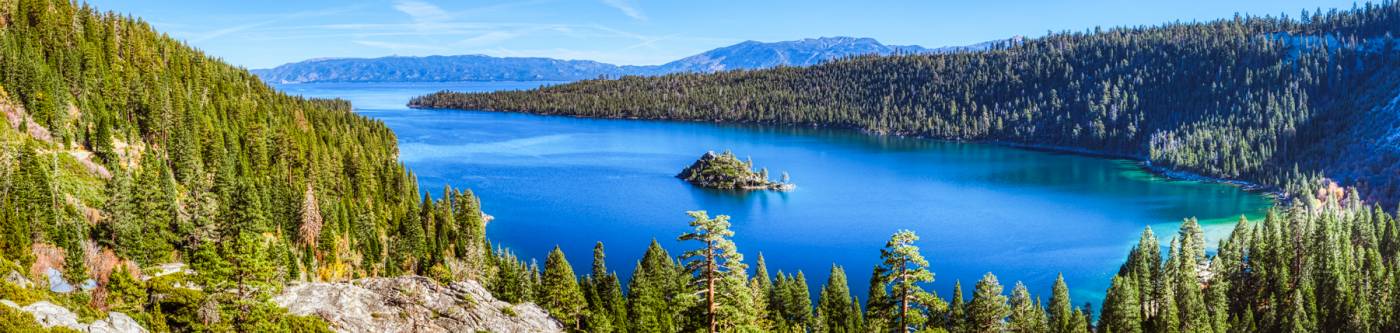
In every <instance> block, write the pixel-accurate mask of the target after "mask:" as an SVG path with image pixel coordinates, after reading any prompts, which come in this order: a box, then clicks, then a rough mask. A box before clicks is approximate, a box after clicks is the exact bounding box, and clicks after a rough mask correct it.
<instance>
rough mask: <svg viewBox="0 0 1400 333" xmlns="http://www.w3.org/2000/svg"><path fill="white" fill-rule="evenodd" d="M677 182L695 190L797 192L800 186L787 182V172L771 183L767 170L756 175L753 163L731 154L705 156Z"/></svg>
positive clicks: (683, 171)
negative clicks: (689, 185)
mask: <svg viewBox="0 0 1400 333" xmlns="http://www.w3.org/2000/svg"><path fill="white" fill-rule="evenodd" d="M676 178H680V179H682V180H685V181H686V182H689V183H691V184H695V185H696V186H700V187H704V188H712V189H720V190H743V191H765V190H770V191H791V190H793V189H796V188H797V185H794V184H792V183H790V182H788V175H787V173H786V172H784V173H783V175H782V181H772V180H769V179H768V169H767V168H764V169H759V171H754V170H753V161H751V160H750V161H740V160H739V158H738V157H735V156H734V153H731V152H728V151H726V152H724V153H721V154H716V153H715V152H714V151H708V152H705V154H704V155H701V156H700V159H698V160H695V163H691V164H690V166H689V167H686V168H685V169H684V170H681V173H679V174H677V175H676Z"/></svg>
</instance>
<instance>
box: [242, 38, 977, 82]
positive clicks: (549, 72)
mask: <svg viewBox="0 0 1400 333" xmlns="http://www.w3.org/2000/svg"><path fill="white" fill-rule="evenodd" d="M997 42H1000V41H991V42H984V43H979V44H973V45H967V46H950V47H940V48H924V47H921V46H917V45H885V44H882V43H880V42H879V41H876V40H875V39H872V38H855V37H822V38H808V39H803V40H795V41H782V42H772V43H764V42H757V41H746V42H742V43H738V44H734V45H730V46H726V47H721V48H717V49H713V50H710V51H706V52H704V53H700V54H696V55H693V56H689V57H685V58H682V59H679V60H675V61H672V62H668V63H665V64H661V65H653V66H624V65H613V64H608V63H602V62H597V61H590V60H561V59H552V58H523V57H492V56H485V55H453V56H427V57H401V56H390V57H382V58H321V59H311V60H306V61H301V62H295V63H289V64H284V65H281V66H277V67H275V68H269V69H254V70H252V72H253V74H256V75H257V76H258V77H261V78H262V79H263V80H264V81H267V82H270V83H311V82H440V81H576V80H583V79H592V78H597V77H599V76H610V77H616V76H623V75H663V74H670V73H683V72H701V73H708V72H718V71H726V70H736V69H763V68H771V67H778V66H810V65H816V64H820V63H823V62H826V61H830V60H833V59H840V58H845V57H852V56H859V55H870V54H875V55H891V54H913V53H947V52H962V51H973V50H982V49H987V48H989V47H991V46H993V45H995V43H997Z"/></svg>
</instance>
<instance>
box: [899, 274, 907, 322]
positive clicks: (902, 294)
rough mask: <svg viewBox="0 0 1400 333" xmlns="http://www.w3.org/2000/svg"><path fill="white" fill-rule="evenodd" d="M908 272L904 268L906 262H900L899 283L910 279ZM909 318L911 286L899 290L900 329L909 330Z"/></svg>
mask: <svg viewBox="0 0 1400 333" xmlns="http://www.w3.org/2000/svg"><path fill="white" fill-rule="evenodd" d="M908 278H909V277H908V273H906V272H905V270H904V262H903V261H901V262H900V263H899V283H900V284H903V283H904V281H906V280H907V279H908ZM908 318H909V288H900V290H899V331H900V332H909V324H908V323H906V322H905V320H908Z"/></svg>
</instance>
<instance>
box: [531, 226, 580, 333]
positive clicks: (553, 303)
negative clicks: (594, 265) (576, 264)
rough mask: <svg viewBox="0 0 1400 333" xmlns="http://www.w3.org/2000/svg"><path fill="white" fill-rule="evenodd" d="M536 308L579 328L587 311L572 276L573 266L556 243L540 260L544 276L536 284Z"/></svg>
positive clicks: (565, 323) (566, 324)
mask: <svg viewBox="0 0 1400 333" xmlns="http://www.w3.org/2000/svg"><path fill="white" fill-rule="evenodd" d="M540 288H541V289H540V290H541V291H542V293H541V294H540V297H539V300H540V307H542V308H544V309H545V311H549V315H550V316H552V317H554V318H558V319H559V320H560V321H561V322H563V323H564V326H566V327H573V328H574V329H582V328H583V316H584V315H585V314H586V313H587V306H588V303H587V300H585V299H584V296H583V290H582V289H580V288H579V285H578V280H576V279H575V277H574V268H573V266H571V265H569V261H568V259H565V258H564V251H563V250H560V249H559V247H558V246H555V247H554V251H550V252H549V258H547V259H545V261H544V277H543V279H542V281H541V283H540Z"/></svg>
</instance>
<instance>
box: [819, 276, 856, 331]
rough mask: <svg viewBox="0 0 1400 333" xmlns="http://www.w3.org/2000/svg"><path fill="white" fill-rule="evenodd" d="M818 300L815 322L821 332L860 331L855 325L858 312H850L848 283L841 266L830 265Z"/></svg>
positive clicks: (850, 303)
mask: <svg viewBox="0 0 1400 333" xmlns="http://www.w3.org/2000/svg"><path fill="white" fill-rule="evenodd" d="M818 297H819V301H818V303H817V314H818V315H817V317H818V318H820V320H819V322H818V323H817V326H818V327H822V329H821V331H822V332H828V333H855V332H859V331H860V327H858V326H857V318H858V317H859V316H860V313H859V312H856V313H852V312H851V309H852V307H851V305H852V304H853V303H854V302H853V301H852V300H851V289H850V285H849V284H847V283H846V270H844V269H842V268H841V266H836V265H834V264H833V265H831V274H830V275H829V276H828V277H827V280H826V285H824V286H822V290H821V294H820V296H818Z"/></svg>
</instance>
